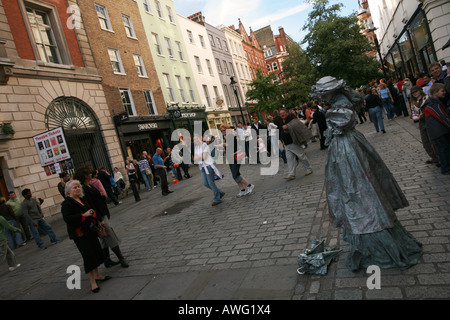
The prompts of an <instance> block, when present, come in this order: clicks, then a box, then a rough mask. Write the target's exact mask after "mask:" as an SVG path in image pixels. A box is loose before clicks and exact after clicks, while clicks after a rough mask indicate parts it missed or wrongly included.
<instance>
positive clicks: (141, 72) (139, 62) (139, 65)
mask: <svg viewBox="0 0 450 320" xmlns="http://www.w3.org/2000/svg"><path fill="white" fill-rule="evenodd" d="M133 59H134V64H135V66H136V70H137V73H138V76H139V77H146V76H147V71H146V70H145V66H144V60H143V59H142V56H140V55H139V54H133Z"/></svg>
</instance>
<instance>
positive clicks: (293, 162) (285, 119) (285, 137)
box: [280, 108, 313, 180]
mask: <svg viewBox="0 0 450 320" xmlns="http://www.w3.org/2000/svg"><path fill="white" fill-rule="evenodd" d="M280 117H281V119H282V130H280V140H281V141H283V143H284V145H285V150H286V158H287V163H288V169H289V174H288V175H287V176H286V177H284V178H285V179H287V180H294V179H295V171H296V168H297V163H298V162H300V163H301V164H302V166H303V168H305V170H306V174H305V175H306V176H308V175H310V174H311V173H313V171H312V169H311V165H310V164H309V161H308V158H307V157H306V155H305V152H304V151H303V148H302V147H301V145H298V142H297V140H298V139H296V142H297V143H294V139H293V137H292V136H291V133H290V132H292V133H295V134H297V133H298V135H299V136H300V135H301V134H302V133H301V132H299V131H298V130H297V128H298V126H297V125H296V126H295V127H294V126H292V123H291V126H290V127H291V128H289V126H288V124H289V122H291V121H293V120H294V121H298V122H299V125H302V126H304V127H305V128H306V126H305V125H304V124H303V123H301V122H300V120H298V119H296V118H295V117H294V116H293V115H290V114H289V113H288V111H287V110H286V109H284V108H283V109H281V110H280ZM288 130H289V131H288ZM306 130H308V129H307V128H306ZM305 142H307V141H304V143H305ZM297 161H298V162H297Z"/></svg>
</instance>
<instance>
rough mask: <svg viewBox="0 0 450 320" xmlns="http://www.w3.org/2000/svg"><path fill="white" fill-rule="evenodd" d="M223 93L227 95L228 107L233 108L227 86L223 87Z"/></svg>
mask: <svg viewBox="0 0 450 320" xmlns="http://www.w3.org/2000/svg"><path fill="white" fill-rule="evenodd" d="M223 92H224V93H225V99H226V101H227V105H228V106H231V98H230V92H229V91H228V86H227V85H226V84H224V85H223Z"/></svg>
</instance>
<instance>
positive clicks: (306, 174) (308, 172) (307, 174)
mask: <svg viewBox="0 0 450 320" xmlns="http://www.w3.org/2000/svg"><path fill="white" fill-rule="evenodd" d="M312 173H313V171H312V170H311V169H309V170H308V171H306V173H305V176H309V175H310V174H312Z"/></svg>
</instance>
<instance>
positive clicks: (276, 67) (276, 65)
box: [272, 62, 278, 71]
mask: <svg viewBox="0 0 450 320" xmlns="http://www.w3.org/2000/svg"><path fill="white" fill-rule="evenodd" d="M272 67H273V71H276V70H278V64H277V63H276V62H274V63H273V64H272Z"/></svg>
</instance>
